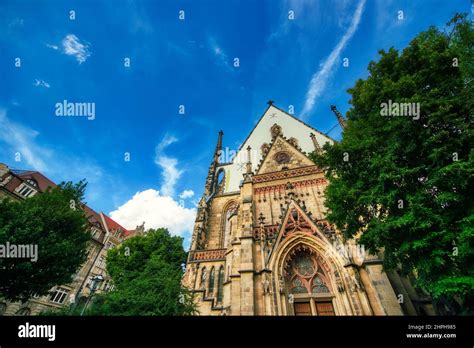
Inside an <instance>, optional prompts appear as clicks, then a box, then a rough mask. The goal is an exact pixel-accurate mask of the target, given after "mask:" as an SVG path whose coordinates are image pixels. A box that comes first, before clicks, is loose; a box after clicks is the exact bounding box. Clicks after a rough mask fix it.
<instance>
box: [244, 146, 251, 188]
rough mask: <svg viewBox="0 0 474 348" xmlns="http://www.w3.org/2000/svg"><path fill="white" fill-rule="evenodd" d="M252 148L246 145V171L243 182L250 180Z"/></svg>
mask: <svg viewBox="0 0 474 348" xmlns="http://www.w3.org/2000/svg"><path fill="white" fill-rule="evenodd" d="M251 151H252V148H251V147H250V145H249V146H247V166H246V169H247V171H246V172H245V174H244V182H249V181H251V180H252V160H251V159H252V155H251Z"/></svg>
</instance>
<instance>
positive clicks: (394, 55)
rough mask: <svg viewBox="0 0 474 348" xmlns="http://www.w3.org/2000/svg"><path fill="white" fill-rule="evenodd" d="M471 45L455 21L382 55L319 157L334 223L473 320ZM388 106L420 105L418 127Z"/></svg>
mask: <svg viewBox="0 0 474 348" xmlns="http://www.w3.org/2000/svg"><path fill="white" fill-rule="evenodd" d="M473 44H474V32H473V27H472V22H471V21H469V20H467V19H466V15H456V16H455V17H454V18H453V19H452V20H451V21H450V23H448V32H441V31H439V30H438V29H436V28H434V27H431V28H429V29H428V30H427V31H425V32H422V33H420V34H419V35H417V36H416V37H415V39H414V40H413V41H411V43H410V44H409V46H408V47H407V48H405V49H404V50H403V51H402V52H401V53H400V52H398V51H397V50H395V49H394V48H391V49H389V50H388V51H387V52H385V51H383V50H382V51H380V52H379V53H380V59H379V61H378V62H370V64H369V67H368V70H369V76H368V77H367V79H365V80H358V81H357V82H356V84H355V86H354V87H353V88H351V89H349V91H348V92H349V93H350V94H351V96H352V99H351V104H352V106H351V108H350V110H349V111H348V113H347V127H346V129H345V130H344V133H343V138H342V140H341V141H340V142H339V143H335V144H334V145H332V146H330V145H329V144H327V145H326V146H325V147H324V150H325V153H324V154H323V155H316V154H312V158H313V160H314V161H315V162H316V163H317V164H319V165H320V166H322V167H323V168H326V169H327V171H326V176H327V178H328V179H329V182H330V183H329V185H328V187H327V190H326V205H327V207H328V208H329V214H328V219H329V220H330V221H331V222H333V223H335V224H336V226H338V228H339V229H341V230H342V231H343V232H344V234H345V236H346V237H354V236H356V237H357V238H359V237H360V243H361V244H364V245H365V246H366V247H367V248H368V249H369V250H370V251H371V252H373V253H375V252H378V251H380V250H383V251H384V257H385V264H384V266H385V268H386V269H401V272H402V273H404V274H408V273H412V272H413V273H414V274H416V284H417V285H418V286H420V287H422V288H423V289H425V290H427V291H428V292H429V293H430V294H431V295H432V296H433V297H434V298H437V299H438V298H443V299H444V300H446V301H447V302H448V303H451V304H452V305H455V307H457V308H454V310H457V311H458V312H463V311H464V312H466V311H471V312H472V311H473V310H474V301H473V293H474V291H473V290H474V228H473V222H474V217H473V204H474V199H473V198H472V193H473V192H474V187H473V186H474V185H473V168H474V166H473V161H474V151H473V148H472V145H473V144H472V139H473V128H472V122H473V119H472V110H473V109H474V108H473V106H474V105H473V104H474V93H473V88H474V82H473V76H474V51H473V47H474V46H473ZM389 100H391V101H392V102H399V103H407V102H408V103H419V105H420V110H421V112H420V115H419V118H418V117H417V116H416V115H414V116H413V117H400V116H399V117H396V116H392V117H388V116H382V115H381V108H382V107H383V103H388V102H389Z"/></svg>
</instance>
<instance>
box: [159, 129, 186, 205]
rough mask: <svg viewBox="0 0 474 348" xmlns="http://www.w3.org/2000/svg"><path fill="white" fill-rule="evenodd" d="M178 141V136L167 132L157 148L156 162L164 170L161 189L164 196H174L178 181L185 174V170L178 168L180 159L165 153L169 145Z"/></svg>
mask: <svg viewBox="0 0 474 348" xmlns="http://www.w3.org/2000/svg"><path fill="white" fill-rule="evenodd" d="M177 141H178V138H176V137H175V136H173V135H169V134H166V135H165V136H164V137H163V139H162V140H161V141H160V142H159V144H158V145H156V148H155V164H156V165H157V166H159V167H160V168H161V170H162V185H161V189H160V191H161V194H162V195H164V196H171V197H173V196H174V193H175V186H176V183H177V182H178V180H179V178H180V177H181V175H182V174H183V171H182V170H179V169H178V160H177V159H176V158H173V157H169V156H166V155H165V154H164V153H163V151H164V150H165V149H166V148H167V147H168V146H170V145H171V144H173V143H175V142H177Z"/></svg>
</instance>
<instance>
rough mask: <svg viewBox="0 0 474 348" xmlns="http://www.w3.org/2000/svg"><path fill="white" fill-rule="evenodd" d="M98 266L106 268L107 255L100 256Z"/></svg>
mask: <svg viewBox="0 0 474 348" xmlns="http://www.w3.org/2000/svg"><path fill="white" fill-rule="evenodd" d="M97 267H99V268H101V269H105V257H104V256H101V257H99V261H98V262H97Z"/></svg>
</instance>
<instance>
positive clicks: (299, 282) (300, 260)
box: [284, 245, 335, 316]
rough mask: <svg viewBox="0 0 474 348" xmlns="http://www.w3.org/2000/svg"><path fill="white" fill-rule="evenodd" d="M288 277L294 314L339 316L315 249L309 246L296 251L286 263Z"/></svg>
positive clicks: (287, 285)
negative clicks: (336, 313) (336, 314)
mask: <svg viewBox="0 0 474 348" xmlns="http://www.w3.org/2000/svg"><path fill="white" fill-rule="evenodd" d="M284 275H285V286H286V293H287V294H288V299H289V301H288V302H289V304H290V308H291V307H292V312H293V314H294V315H296V316H309V315H319V316H323V315H324V316H333V315H335V311H334V304H333V299H334V297H335V296H334V293H333V291H332V287H331V282H330V280H329V278H328V274H327V272H326V271H325V270H324V268H323V267H322V266H321V264H320V262H319V261H318V257H317V254H316V252H315V251H314V250H313V249H312V248H310V247H308V246H306V245H300V246H298V247H296V248H294V249H293V250H292V251H291V252H290V253H289V255H288V256H287V258H286V260H285V264H284Z"/></svg>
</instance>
